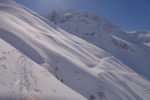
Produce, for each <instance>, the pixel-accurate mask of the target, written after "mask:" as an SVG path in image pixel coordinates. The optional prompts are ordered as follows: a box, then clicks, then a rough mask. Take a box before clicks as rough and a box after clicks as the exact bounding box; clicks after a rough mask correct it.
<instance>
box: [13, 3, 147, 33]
mask: <svg viewBox="0 0 150 100" xmlns="http://www.w3.org/2000/svg"><path fill="white" fill-rule="evenodd" d="M15 1H16V2H18V3H20V4H22V5H24V6H27V7H28V8H30V9H32V10H34V11H36V12H38V13H40V14H43V13H47V12H49V11H51V10H60V9H73V10H81V11H90V12H94V13H96V14H98V15H100V16H103V17H104V18H106V19H108V20H110V21H111V22H113V23H114V24H115V25H117V26H119V27H121V28H122V29H124V30H150V0H15Z"/></svg>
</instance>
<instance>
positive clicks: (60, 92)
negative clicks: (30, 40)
mask: <svg viewBox="0 0 150 100" xmlns="http://www.w3.org/2000/svg"><path fill="white" fill-rule="evenodd" d="M0 45H1V48H0V69H1V70H0V80H1V81H0V100H12V99H13V100H39V99H40V100H86V99H85V98H84V97H82V96H81V95H79V94H77V93H76V92H75V91H72V90H71V89H69V88H68V87H67V86H65V85H64V84H62V83H61V82H60V81H58V80H57V79H56V78H55V77H54V76H53V75H52V74H50V73H49V72H48V71H47V70H45V69H44V68H43V67H42V66H40V65H38V64H37V63H35V62H33V61H32V60H30V59H29V58H28V57H26V56H25V55H24V54H22V53H21V52H20V51H18V50H17V49H16V48H14V47H12V46H11V45H9V44H8V43H6V42H5V41H3V40H2V39H0Z"/></svg>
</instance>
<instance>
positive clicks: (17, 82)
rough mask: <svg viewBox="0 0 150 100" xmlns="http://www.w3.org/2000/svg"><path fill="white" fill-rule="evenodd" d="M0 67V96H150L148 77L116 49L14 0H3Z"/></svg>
mask: <svg viewBox="0 0 150 100" xmlns="http://www.w3.org/2000/svg"><path fill="white" fill-rule="evenodd" d="M114 38H117V37H114ZM117 39H118V38H117ZM0 69H1V70H0V99H1V100H149V99H150V95H149V94H150V82H149V81H148V80H146V79H145V78H143V77H141V76H140V75H139V74H137V73H136V72H135V71H133V70H132V69H131V68H130V67H128V66H126V65H125V64H123V63H122V62H121V61H120V60H118V59H117V58H115V57H114V56H113V55H112V54H110V53H108V52H106V51H104V49H102V48H98V47H96V46H94V45H92V44H90V43H88V42H86V41H84V40H82V39H80V38H78V37H76V36H73V35H71V34H69V33H67V32H65V31H64V30H62V29H61V28H59V27H57V26H56V25H54V24H52V23H51V22H49V21H48V20H46V19H44V18H43V17H41V16H39V15H37V14H36V13H34V12H33V11H31V10H29V9H27V8H25V7H23V6H21V5H18V4H16V3H14V2H13V1H10V0H0Z"/></svg>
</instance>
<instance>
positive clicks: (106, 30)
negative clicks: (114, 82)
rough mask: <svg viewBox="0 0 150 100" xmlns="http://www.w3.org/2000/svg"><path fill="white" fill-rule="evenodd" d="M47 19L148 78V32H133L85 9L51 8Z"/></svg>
mask: <svg viewBox="0 0 150 100" xmlns="http://www.w3.org/2000/svg"><path fill="white" fill-rule="evenodd" d="M45 17H46V18H47V19H48V20H50V21H52V22H54V23H55V24H56V25H58V26H60V27H61V28H63V29H64V30H65V31H67V32H69V33H71V34H73V35H76V36H78V37H80V38H82V39H84V40H86V41H87V42H89V43H92V44H94V45H95V46H97V47H100V48H103V49H104V50H106V51H107V52H109V53H111V54H112V55H114V56H115V57H117V58H118V59H119V60H121V61H122V62H123V63H124V64H126V65H127V66H129V67H130V68H132V69H133V70H134V71H136V72H137V73H139V74H140V75H142V76H144V77H145V78H147V79H150V73H149V71H150V52H149V47H148V46H150V38H148V37H149V36H150V35H149V34H144V35H143V34H140V36H138V35H137V36H134V35H135V34H134V35H133V34H129V33H126V32H124V31H123V30H121V29H120V28H119V27H117V26H115V25H113V24H112V23H111V22H109V21H107V20H106V19H104V18H102V17H99V16H97V15H95V14H92V13H88V12H78V11H52V12H51V13H49V14H48V15H46V16H45Z"/></svg>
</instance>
